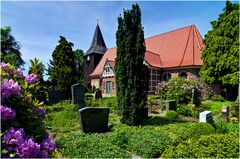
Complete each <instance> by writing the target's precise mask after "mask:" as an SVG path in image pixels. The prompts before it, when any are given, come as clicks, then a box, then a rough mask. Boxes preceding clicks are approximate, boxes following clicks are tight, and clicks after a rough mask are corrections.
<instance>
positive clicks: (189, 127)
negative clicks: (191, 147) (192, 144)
mask: <svg viewBox="0 0 240 159" xmlns="http://www.w3.org/2000/svg"><path fill="white" fill-rule="evenodd" d="M155 130H157V131H160V132H163V133H165V134H167V135H168V136H169V137H170V139H171V140H172V143H173V144H174V145H177V144H178V143H179V142H181V141H184V140H186V139H189V138H199V137H200V136H201V135H208V134H213V133H215V130H214V128H213V127H212V126H211V125H210V124H207V123H180V124H169V125H166V126H161V127H160V126H159V127H155Z"/></svg>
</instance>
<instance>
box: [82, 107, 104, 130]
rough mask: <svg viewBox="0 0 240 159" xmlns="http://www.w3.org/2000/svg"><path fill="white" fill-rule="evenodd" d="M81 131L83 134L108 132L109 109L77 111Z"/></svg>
mask: <svg viewBox="0 0 240 159" xmlns="http://www.w3.org/2000/svg"><path fill="white" fill-rule="evenodd" d="M78 113H79V115H80V125H81V130H82V131H83V132H84V133H95V132H106V131H107V130H108V117H109V108H107V107H106V108H93V107H85V108H82V109H79V110H78Z"/></svg>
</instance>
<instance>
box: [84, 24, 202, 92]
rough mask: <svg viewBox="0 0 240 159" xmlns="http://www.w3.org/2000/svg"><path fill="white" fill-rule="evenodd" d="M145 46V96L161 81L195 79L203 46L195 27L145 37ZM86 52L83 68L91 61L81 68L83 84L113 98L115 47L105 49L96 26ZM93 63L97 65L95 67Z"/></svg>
mask: <svg viewBox="0 0 240 159" xmlns="http://www.w3.org/2000/svg"><path fill="white" fill-rule="evenodd" d="M96 32H97V33H96ZM100 44H101V45H100ZM145 45H146V52H145V58H144V64H145V65H147V66H148V67H149V70H150V78H149V93H154V92H155V91H156V87H157V85H158V83H159V82H161V81H168V80H169V79H171V78H173V77H184V78H189V77H190V76H191V75H196V76H199V71H200V68H201V66H202V60H201V52H202V49H203V47H204V45H203V39H202V37H201V35H200V33H199V31H198V30H197V28H196V26H195V25H190V26H186V27H183V28H180V29H176V30H173V31H169V32H166V33H162V34H159V35H155V36H152V37H149V38H146V39H145ZM100 48H101V49H100ZM89 50H91V51H89ZM89 50H88V51H87V52H86V54H85V58H84V59H85V60H84V66H88V65H87V64H90V63H92V62H93V63H94V64H92V65H93V66H92V67H91V68H86V67H85V68H84V69H87V70H86V74H85V73H84V75H89V76H88V77H87V78H85V81H86V82H87V83H88V84H90V85H91V86H95V87H96V88H100V89H101V90H102V93H103V95H106V96H114V95H115V94H116V82H115V70H114V67H115V58H116V48H109V49H106V46H105V43H104V40H103V38H102V34H101V31H100V29H99V26H98V25H97V28H96V31H95V33H94V37H93V41H92V44H91V47H90V49H89ZM99 50H101V51H99ZM104 50H105V51H104ZM99 59H100V60H99ZM91 60H93V61H91ZM94 60H95V61H94ZM98 60H99V61H98ZM97 61H98V62H99V63H98V64H97V65H96V62H97ZM85 63H86V65H85ZM95 66H96V67H95ZM93 68H94V69H93ZM87 71H88V72H87ZM136 71H137V70H136ZM90 72H91V73H90Z"/></svg>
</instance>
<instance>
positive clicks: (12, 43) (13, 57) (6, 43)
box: [1, 27, 24, 68]
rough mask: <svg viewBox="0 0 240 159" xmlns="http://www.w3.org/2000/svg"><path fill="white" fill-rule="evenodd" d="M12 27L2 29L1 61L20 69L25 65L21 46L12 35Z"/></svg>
mask: <svg viewBox="0 0 240 159" xmlns="http://www.w3.org/2000/svg"><path fill="white" fill-rule="evenodd" d="M11 31H12V30H11V27H4V28H1V61H2V62H5V63H10V64H12V65H14V66H16V67H18V68H20V67H21V66H22V65H24V61H23V59H22V57H21V55H22V54H21V52H20V48H21V47H20V44H19V42H17V41H16V40H15V38H14V37H13V36H12V34H11Z"/></svg>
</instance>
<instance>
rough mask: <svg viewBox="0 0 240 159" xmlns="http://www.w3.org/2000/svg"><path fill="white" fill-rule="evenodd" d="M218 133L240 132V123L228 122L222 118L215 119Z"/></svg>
mask: <svg viewBox="0 0 240 159" xmlns="http://www.w3.org/2000/svg"><path fill="white" fill-rule="evenodd" d="M214 127H215V129H216V132H217V133H223V134H225V133H230V132H239V123H228V122H224V121H221V120H217V121H214Z"/></svg>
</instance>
